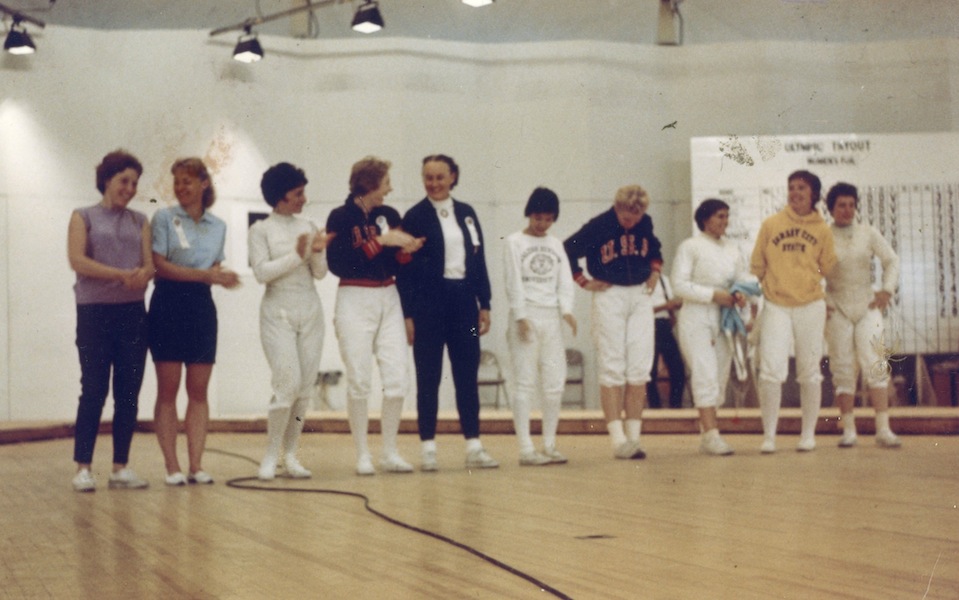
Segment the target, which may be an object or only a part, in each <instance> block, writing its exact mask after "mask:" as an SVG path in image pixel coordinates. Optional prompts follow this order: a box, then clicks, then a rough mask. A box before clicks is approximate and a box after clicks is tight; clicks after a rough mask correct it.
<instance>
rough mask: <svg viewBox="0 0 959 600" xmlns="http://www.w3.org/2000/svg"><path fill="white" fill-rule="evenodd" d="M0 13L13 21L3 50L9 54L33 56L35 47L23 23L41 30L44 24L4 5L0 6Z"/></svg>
mask: <svg viewBox="0 0 959 600" xmlns="http://www.w3.org/2000/svg"><path fill="white" fill-rule="evenodd" d="M0 13H2V14H3V15H5V16H8V17H10V18H11V19H12V20H13V23H12V24H11V26H10V31H9V32H7V38H6V40H4V42H3V49H4V50H6V51H7V52H9V53H10V54H33V53H34V52H36V51H37V46H36V44H34V43H33V39H32V38H31V37H30V34H29V33H27V28H26V27H25V26H24V23H25V22H26V23H31V24H33V25H36V26H37V27H41V28H42V27H46V26H47V25H46V23H44V22H43V21H41V20H40V19H35V18H33V17H31V16H30V15H27V14H24V13H22V12H20V11H19V10H15V9H13V8H10V7H9V6H7V5H5V4H0Z"/></svg>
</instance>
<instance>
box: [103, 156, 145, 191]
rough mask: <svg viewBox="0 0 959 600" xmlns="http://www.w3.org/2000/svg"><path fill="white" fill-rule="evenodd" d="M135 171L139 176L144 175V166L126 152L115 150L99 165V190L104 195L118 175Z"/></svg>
mask: <svg viewBox="0 0 959 600" xmlns="http://www.w3.org/2000/svg"><path fill="white" fill-rule="evenodd" d="M127 169H133V170H134V171H136V172H137V176H140V175H143V165H141V164H140V161H139V160H137V157H135V156H133V155H132V154H130V153H129V152H127V151H126V150H114V151H113V152H111V153H109V154H107V155H106V156H104V157H103V160H101V161H100V164H98V165H97V189H98V190H100V193H101V194H103V193H105V192H106V191H107V182H108V181H110V180H111V179H113V176H114V175H116V174H117V173H122V172H123V171H126V170H127Z"/></svg>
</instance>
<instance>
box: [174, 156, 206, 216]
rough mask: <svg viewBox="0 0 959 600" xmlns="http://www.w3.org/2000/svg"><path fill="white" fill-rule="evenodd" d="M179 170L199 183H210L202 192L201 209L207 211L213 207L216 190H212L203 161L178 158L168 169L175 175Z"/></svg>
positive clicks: (194, 158) (191, 158)
mask: <svg viewBox="0 0 959 600" xmlns="http://www.w3.org/2000/svg"><path fill="white" fill-rule="evenodd" d="M179 170H183V171H186V172H187V173H189V174H190V175H192V176H194V177H196V178H197V179H199V180H200V181H208V182H209V183H210V185H209V186H207V188H206V189H205V190H203V208H204V209H207V208H210V207H211V206H213V202H214V201H215V200H216V190H214V189H213V180H212V179H210V172H209V171H207V169H206V165H205V164H203V161H202V160H200V159H199V158H196V157H190V158H178V159H176V161H175V162H174V163H173V166H172V167H170V173H172V174H174V175H176V172H177V171H179Z"/></svg>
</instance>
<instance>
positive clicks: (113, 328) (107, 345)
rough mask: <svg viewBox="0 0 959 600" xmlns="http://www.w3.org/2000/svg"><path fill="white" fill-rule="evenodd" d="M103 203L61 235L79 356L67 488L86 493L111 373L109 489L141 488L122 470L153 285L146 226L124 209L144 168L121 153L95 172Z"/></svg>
mask: <svg viewBox="0 0 959 600" xmlns="http://www.w3.org/2000/svg"><path fill="white" fill-rule="evenodd" d="M96 173H97V189H98V190H99V191H100V193H101V194H103V199H102V200H101V201H100V202H99V203H98V204H95V205H93V206H89V207H86V208H81V209H78V210H76V211H74V213H73V215H72V216H71V217H70V228H69V231H68V234H67V255H68V258H69V259H70V267H71V268H72V269H73V270H74V271H75V272H76V274H77V283H76V285H74V287H73V289H74V291H75V292H76V298H77V340H76V341H77V350H78V351H79V353H80V374H81V376H80V386H81V393H80V405H79V407H78V408H77V426H76V432H75V435H74V448H73V459H74V460H75V461H76V463H77V474H76V476H75V477H74V478H73V489H75V490H76V491H78V492H92V491H94V490H95V489H96V481H95V480H94V478H93V474H92V472H91V463H92V461H93V447H94V445H95V444H96V440H97V433H98V432H99V429H100V416H101V414H102V413H103V404H104V402H105V401H106V397H107V394H108V393H109V391H110V371H111V368H112V370H113V406H114V408H113V473H112V474H111V475H110V480H109V485H110V487H111V488H145V487H147V482H146V481H144V480H142V479H140V478H139V477H138V476H137V475H136V473H134V472H133V470H132V469H129V468H127V460H128V458H129V454H130V443H131V442H132V440H133V430H134V429H135V428H136V423H137V407H138V402H139V397H140V385H141V384H142V383H143V368H144V364H145V363H146V352H147V317H146V310H145V309H144V305H143V298H144V293H145V292H146V288H147V284H148V283H149V282H150V280H151V279H152V278H153V253H152V252H151V250H150V223H149V222H148V221H147V218H146V215H144V214H142V213H140V212H137V211H134V210H130V209H129V208H127V205H128V204H129V203H130V201H131V200H132V199H133V197H134V196H135V195H136V193H137V183H138V182H139V180H140V175H141V174H142V173H143V166H142V165H141V164H140V161H139V160H137V159H136V157H134V156H133V155H132V154H130V153H128V152H125V151H123V150H117V151H115V152H111V153H109V154H107V155H106V156H104V157H103V160H102V161H101V162H100V164H99V165H98V166H97V170H96Z"/></svg>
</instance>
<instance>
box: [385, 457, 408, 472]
mask: <svg viewBox="0 0 959 600" xmlns="http://www.w3.org/2000/svg"><path fill="white" fill-rule="evenodd" d="M380 468H381V469H383V470H384V471H386V472H387V473H412V472H413V465H411V464H410V463H408V462H406V461H405V460H403V457H402V456H400V455H399V454H390V455H389V456H384V457H383V458H382V459H381V460H380Z"/></svg>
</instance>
